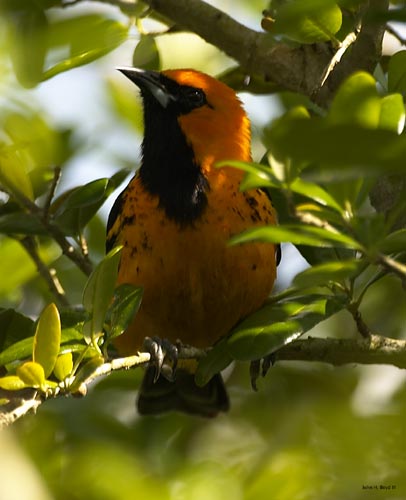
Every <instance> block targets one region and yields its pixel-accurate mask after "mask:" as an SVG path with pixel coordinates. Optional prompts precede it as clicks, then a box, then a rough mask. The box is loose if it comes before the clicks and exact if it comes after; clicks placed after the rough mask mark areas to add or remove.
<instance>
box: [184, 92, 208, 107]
mask: <svg viewBox="0 0 406 500" xmlns="http://www.w3.org/2000/svg"><path fill="white" fill-rule="evenodd" d="M185 98H186V101H187V102H188V104H189V105H190V107H192V108H199V107H200V106H203V105H204V104H206V103H207V101H206V95H205V93H204V92H203V90H202V89H195V88H190V89H187V90H186V95H185Z"/></svg>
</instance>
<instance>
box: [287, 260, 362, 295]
mask: <svg viewBox="0 0 406 500" xmlns="http://www.w3.org/2000/svg"><path fill="white" fill-rule="evenodd" d="M361 265H362V263H361V262H360V261H359V260H357V259H352V260H346V261H336V262H326V263H323V264H319V265H317V266H313V267H310V268H309V269H306V270H305V271H302V272H301V273H299V274H297V275H296V276H295V278H294V280H293V285H294V286H296V287H298V288H306V287H310V286H319V285H321V286H322V285H328V284H330V283H336V282H341V281H343V280H345V279H347V278H351V277H352V276H354V275H356V274H357V272H358V271H359V270H360V267H361Z"/></svg>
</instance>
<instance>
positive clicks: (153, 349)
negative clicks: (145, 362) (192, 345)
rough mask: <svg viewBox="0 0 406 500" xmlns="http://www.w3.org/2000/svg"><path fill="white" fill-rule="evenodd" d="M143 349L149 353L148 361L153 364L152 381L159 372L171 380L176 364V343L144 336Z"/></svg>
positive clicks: (156, 377)
mask: <svg viewBox="0 0 406 500" xmlns="http://www.w3.org/2000/svg"><path fill="white" fill-rule="evenodd" d="M143 350H145V351H146V352H149V353H150V354H151V360H150V363H151V364H153V365H154V366H155V375H154V383H155V382H156V381H157V380H158V378H159V376H160V375H161V374H162V375H163V376H164V377H165V378H166V379H167V380H169V381H170V382H173V380H174V379H175V371H176V366H177V364H178V353H179V350H178V347H177V345H174V344H172V343H171V342H169V340H167V339H160V338H159V337H145V339H144V343H143ZM166 361H169V362H170V363H167V362H166Z"/></svg>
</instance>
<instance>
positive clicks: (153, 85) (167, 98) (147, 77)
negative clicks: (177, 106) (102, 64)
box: [116, 66, 175, 108]
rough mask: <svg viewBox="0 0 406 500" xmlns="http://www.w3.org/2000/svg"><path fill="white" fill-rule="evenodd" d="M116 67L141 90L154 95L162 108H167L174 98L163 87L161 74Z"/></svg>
mask: <svg viewBox="0 0 406 500" xmlns="http://www.w3.org/2000/svg"><path fill="white" fill-rule="evenodd" d="M116 69H117V70H118V71H120V72H121V73H123V75H125V76H126V77H127V78H129V79H130V80H131V81H132V82H133V83H135V85H137V86H138V87H139V88H140V89H141V91H143V92H148V93H149V94H151V95H152V96H153V97H155V99H156V100H157V101H158V102H159V104H160V105H161V106H162V107H163V108H167V107H168V105H169V103H170V102H171V101H174V100H175V97H174V96H173V95H172V94H171V93H170V92H169V91H168V89H167V88H166V87H165V83H164V82H163V81H162V78H161V74H160V73H158V72H157V71H151V70H146V69H139V68H130V67H126V66H121V67H118V68H116Z"/></svg>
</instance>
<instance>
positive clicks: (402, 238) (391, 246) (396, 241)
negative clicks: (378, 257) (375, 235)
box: [378, 229, 406, 253]
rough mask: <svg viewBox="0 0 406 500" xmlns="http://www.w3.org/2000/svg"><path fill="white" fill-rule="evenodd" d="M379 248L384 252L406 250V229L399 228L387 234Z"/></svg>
mask: <svg viewBox="0 0 406 500" xmlns="http://www.w3.org/2000/svg"><path fill="white" fill-rule="evenodd" d="M378 248H379V250H380V251H381V252H384V253H400V252H406V229H399V230H398V231H395V232H393V233H391V234H389V235H388V236H386V238H385V239H384V240H383V241H381V242H380V243H379V245H378Z"/></svg>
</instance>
